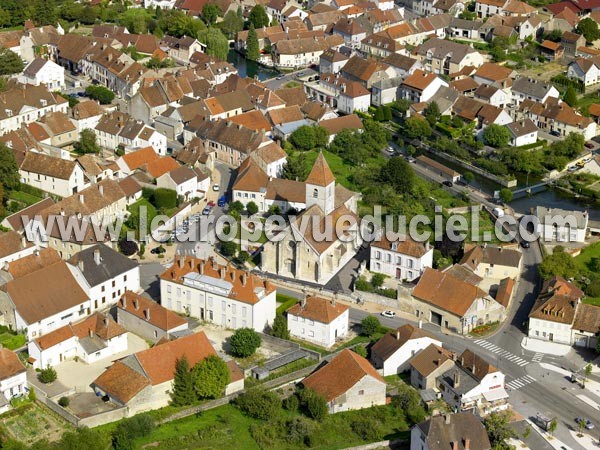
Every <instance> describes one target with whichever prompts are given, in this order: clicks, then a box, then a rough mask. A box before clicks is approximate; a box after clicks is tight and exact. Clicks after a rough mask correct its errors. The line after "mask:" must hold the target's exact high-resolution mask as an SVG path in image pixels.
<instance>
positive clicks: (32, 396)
mask: <svg viewBox="0 0 600 450" xmlns="http://www.w3.org/2000/svg"><path fill="white" fill-rule="evenodd" d="M27 398H28V399H29V401H30V402H35V400H36V399H37V396H36V395H35V388H34V387H33V386H31V387H30V388H29V394H28V395H27Z"/></svg>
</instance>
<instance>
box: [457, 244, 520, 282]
mask: <svg viewBox="0 0 600 450" xmlns="http://www.w3.org/2000/svg"><path fill="white" fill-rule="evenodd" d="M522 256H523V254H522V253H521V252H520V251H519V250H518V249H514V248H505V247H502V246H498V247H496V246H492V245H487V244H483V245H469V244H466V245H465V252H464V256H463V257H462V259H461V260H460V264H462V265H466V266H467V267H469V268H470V269H471V270H472V271H473V273H475V274H476V275H477V276H479V277H481V278H486V279H491V280H494V281H497V282H499V281H500V280H502V279H504V278H506V277H509V278H513V279H515V280H518V279H519V278H520V277H521V268H522Z"/></svg>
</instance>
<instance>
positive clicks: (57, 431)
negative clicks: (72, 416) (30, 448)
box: [0, 403, 71, 445]
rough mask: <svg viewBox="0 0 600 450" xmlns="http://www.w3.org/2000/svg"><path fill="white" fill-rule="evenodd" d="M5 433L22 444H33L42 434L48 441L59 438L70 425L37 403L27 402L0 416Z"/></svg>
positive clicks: (0, 422) (0, 423)
mask: <svg viewBox="0 0 600 450" xmlns="http://www.w3.org/2000/svg"><path fill="white" fill-rule="evenodd" d="M0 425H1V426H2V428H3V430H5V432H6V434H7V435H8V436H9V437H11V438H13V439H16V440H18V441H20V442H22V443H24V444H28V445H29V444H33V443H35V442H37V441H39V440H40V436H44V438H46V439H47V440H49V441H57V440H59V439H60V437H61V435H62V434H63V432H64V431H66V430H69V429H71V427H70V425H69V424H67V423H66V422H65V421H63V420H62V419H61V418H59V417H58V416H57V415H56V414H54V413H53V412H51V411H50V410H49V409H47V408H45V407H44V406H42V405H40V404H38V403H27V404H25V405H23V406H21V407H18V408H16V409H13V410H11V411H9V412H8V413H5V414H3V415H2V416H1V417H0Z"/></svg>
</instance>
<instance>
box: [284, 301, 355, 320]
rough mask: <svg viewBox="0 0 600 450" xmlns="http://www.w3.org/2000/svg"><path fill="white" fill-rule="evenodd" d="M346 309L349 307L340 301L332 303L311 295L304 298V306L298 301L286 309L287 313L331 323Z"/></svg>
mask: <svg viewBox="0 0 600 450" xmlns="http://www.w3.org/2000/svg"><path fill="white" fill-rule="evenodd" d="M348 309H350V308H348V307H347V306H346V305H342V304H341V303H336V304H333V303H332V302H331V301H330V300H327V299H324V298H321V297H314V296H313V297H308V298H307V299H306V303H305V304H304V306H303V303H302V302H298V303H296V304H295V305H294V306H292V307H291V308H290V309H288V310H287V313H288V315H289V314H291V315H294V316H297V317H304V318H306V319H310V320H314V321H316V322H321V323H331V322H333V321H334V320H335V319H337V318H338V317H339V316H341V315H342V314H343V313H345V312H346V311H348Z"/></svg>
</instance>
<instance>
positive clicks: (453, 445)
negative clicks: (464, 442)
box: [452, 441, 458, 450]
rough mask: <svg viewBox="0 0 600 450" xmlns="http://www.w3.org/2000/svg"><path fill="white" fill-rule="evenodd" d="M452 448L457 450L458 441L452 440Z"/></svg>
mask: <svg viewBox="0 0 600 450" xmlns="http://www.w3.org/2000/svg"><path fill="white" fill-rule="evenodd" d="M452 450H458V441H453V442H452Z"/></svg>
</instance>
